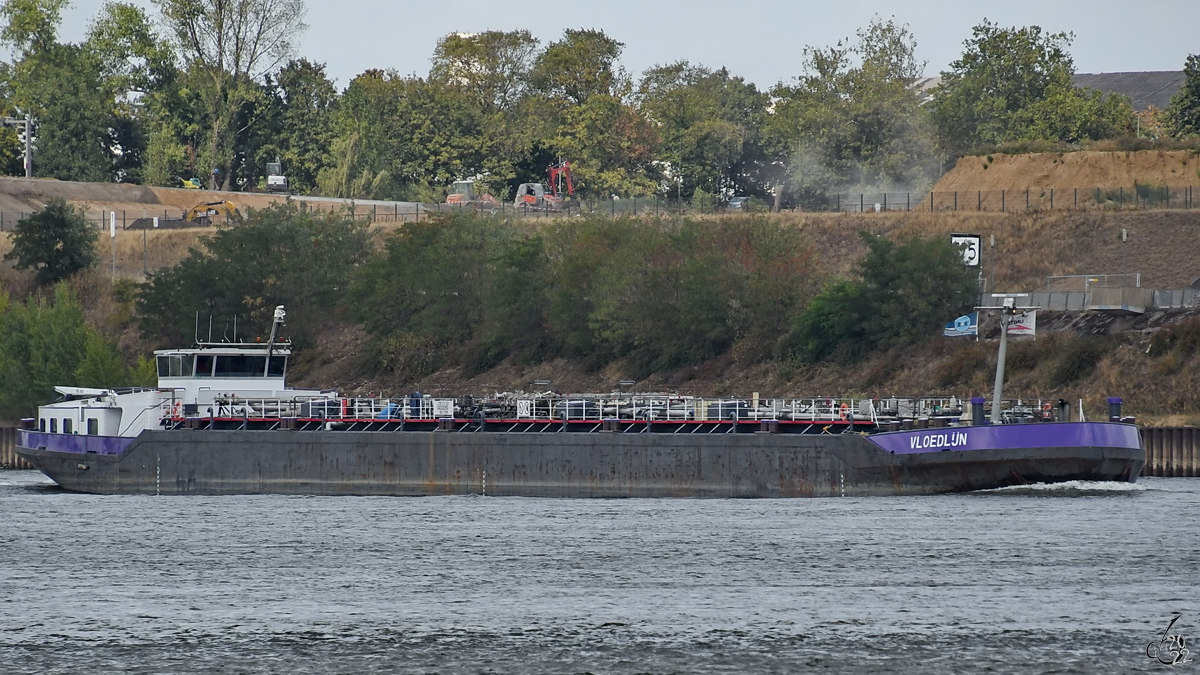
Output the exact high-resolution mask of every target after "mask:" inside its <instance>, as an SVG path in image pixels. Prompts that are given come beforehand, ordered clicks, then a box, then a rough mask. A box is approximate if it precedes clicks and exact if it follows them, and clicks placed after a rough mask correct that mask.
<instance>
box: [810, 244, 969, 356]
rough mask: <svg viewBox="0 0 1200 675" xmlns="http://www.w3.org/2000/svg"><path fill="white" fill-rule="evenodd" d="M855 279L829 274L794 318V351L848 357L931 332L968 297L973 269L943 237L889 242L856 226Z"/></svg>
mask: <svg viewBox="0 0 1200 675" xmlns="http://www.w3.org/2000/svg"><path fill="white" fill-rule="evenodd" d="M860 235H861V236H862V238H863V240H864V241H865V242H866V244H867V255H866V256H864V257H863V259H862V260H860V261H859V263H858V266H857V273H858V279H853V280H847V279H841V280H836V281H834V282H833V283H831V284H830V285H829V286H827V287H826V289H825V290H824V291H822V292H821V293H820V294H819V295H817V296H816V297H815V298H813V301H812V302H811V303H809V305H808V307H807V308H806V309H805V310H804V312H803V313H801V314H800V315H798V316H797V317H796V320H795V322H794V324H793V337H792V347H793V350H794V352H795V353H796V354H797V355H799V356H801V357H802V358H805V359H807V360H810V361H817V360H821V359H825V358H829V357H834V356H840V357H853V356H857V355H860V354H862V353H864V352H866V351H868V350H872V349H879V348H889V347H893V346H896V345H901V344H908V343H912V342H915V341H918V340H920V339H922V338H925V337H928V336H932V335H936V334H938V332H939V331H940V328H941V326H942V325H943V324H944V323H945V322H946V321H947V318H953V317H956V316H961V315H962V314H963V313H964V312H965V311H967V310H969V309H970V308H971V307H972V306H974V304H975V300H976V297H977V295H976V294H977V292H978V285H977V284H978V280H977V274H976V272H975V271H974V270H971V269H970V268H968V267H966V266H965V265H964V264H963V262H962V253H961V252H960V251H959V250H958V249H957V248H955V247H954V246H953V245H952V244H951V243H950V241H949V239H948V238H942V237H937V238H929V239H927V238H922V237H916V236H913V237H909V238H907V239H903V240H901V241H900V242H892V241H890V240H888V239H885V238H883V237H880V236H876V235H872V234H868V233H866V232H863V233H860Z"/></svg>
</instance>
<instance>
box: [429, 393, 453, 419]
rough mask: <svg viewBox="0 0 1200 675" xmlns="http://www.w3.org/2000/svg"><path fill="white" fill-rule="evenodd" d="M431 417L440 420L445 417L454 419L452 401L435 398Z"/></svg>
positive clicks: (450, 399)
mask: <svg viewBox="0 0 1200 675" xmlns="http://www.w3.org/2000/svg"><path fill="white" fill-rule="evenodd" d="M433 416H434V417H436V418H438V419H442V418H445V417H454V399H452V398H435V399H433Z"/></svg>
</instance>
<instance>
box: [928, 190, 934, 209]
mask: <svg viewBox="0 0 1200 675" xmlns="http://www.w3.org/2000/svg"><path fill="white" fill-rule="evenodd" d="M929 212H930V213H933V190H930V191H929Z"/></svg>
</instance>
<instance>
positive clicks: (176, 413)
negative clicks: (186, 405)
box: [171, 401, 183, 419]
mask: <svg viewBox="0 0 1200 675" xmlns="http://www.w3.org/2000/svg"><path fill="white" fill-rule="evenodd" d="M182 405H183V404H182V402H180V401H175V407H174V408H173V409H172V410H171V416H172V417H174V418H175V419H179V418H180V417H181V413H180V410H181V406H182Z"/></svg>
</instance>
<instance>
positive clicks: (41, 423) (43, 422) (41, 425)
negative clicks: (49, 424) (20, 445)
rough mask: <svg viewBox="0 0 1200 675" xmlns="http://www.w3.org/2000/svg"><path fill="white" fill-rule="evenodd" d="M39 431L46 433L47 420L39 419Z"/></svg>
mask: <svg viewBox="0 0 1200 675" xmlns="http://www.w3.org/2000/svg"><path fill="white" fill-rule="evenodd" d="M38 431H41V432H43V433H45V431H46V418H45V417H39V418H38Z"/></svg>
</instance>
